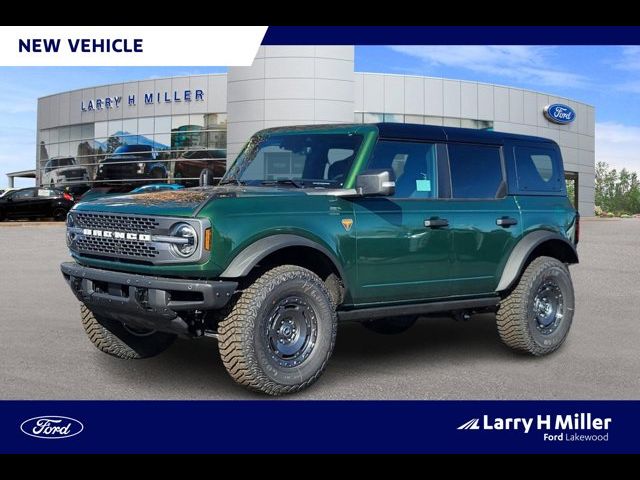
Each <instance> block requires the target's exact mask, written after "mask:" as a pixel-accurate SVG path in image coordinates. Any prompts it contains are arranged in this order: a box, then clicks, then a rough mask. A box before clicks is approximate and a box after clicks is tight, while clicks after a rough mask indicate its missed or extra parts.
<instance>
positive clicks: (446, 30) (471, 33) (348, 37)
mask: <svg viewBox="0 0 640 480" xmlns="http://www.w3.org/2000/svg"><path fill="white" fill-rule="evenodd" d="M639 42H640V27H637V26H624V27H618V26H561V25H556V26H495V25H494V26H404V27H403V26H395V27H391V26H274V27H269V28H268V30H267V33H266V35H265V36H264V39H263V40H262V44H263V45H316V44H319V45H635V44H638V43H639Z"/></svg>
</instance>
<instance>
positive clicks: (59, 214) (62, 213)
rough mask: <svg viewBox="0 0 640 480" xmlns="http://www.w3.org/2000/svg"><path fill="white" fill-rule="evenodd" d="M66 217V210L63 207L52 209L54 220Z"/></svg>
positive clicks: (60, 220)
mask: <svg viewBox="0 0 640 480" xmlns="http://www.w3.org/2000/svg"><path fill="white" fill-rule="evenodd" d="M66 218H67V210H65V209H64V208H56V209H55V210H54V211H53V219H54V220H55V221H56V222H62V221H63V220H65V219H66Z"/></svg>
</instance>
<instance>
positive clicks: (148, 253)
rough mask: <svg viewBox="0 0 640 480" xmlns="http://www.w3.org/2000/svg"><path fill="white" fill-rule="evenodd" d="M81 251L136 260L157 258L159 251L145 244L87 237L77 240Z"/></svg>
mask: <svg viewBox="0 0 640 480" xmlns="http://www.w3.org/2000/svg"><path fill="white" fill-rule="evenodd" d="M76 245H77V247H78V249H79V250H83V251H86V252H90V253H92V254H102V255H106V256H109V255H117V256H127V257H136V258H155V257H156V256H157V255H158V250H156V249H155V247H153V245H149V244H148V243H145V242H138V241H135V240H114V239H112V238H99V237H85V238H79V239H78V240H76Z"/></svg>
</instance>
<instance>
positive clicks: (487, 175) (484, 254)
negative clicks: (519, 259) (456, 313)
mask: <svg viewBox="0 0 640 480" xmlns="http://www.w3.org/2000/svg"><path fill="white" fill-rule="evenodd" d="M448 154H449V166H450V174H451V202H450V203H451V210H453V211H454V212H455V213H454V214H453V217H454V218H455V223H454V224H452V232H453V266H452V273H451V292H452V294H453V295H479V294H486V293H491V292H493V291H494V290H495V288H496V286H497V285H498V282H499V275H500V273H501V272H502V269H503V267H504V264H505V263H506V261H507V258H508V256H509V254H510V252H511V250H512V249H513V247H514V246H515V244H516V243H517V241H518V240H519V239H520V237H521V236H522V220H521V216H520V209H519V207H518V204H517V202H516V199H515V197H513V196H509V195H507V190H508V189H507V182H506V172H505V165H504V154H503V149H502V146H501V145H489V144H471V143H455V142H454V143H450V144H449V145H448Z"/></svg>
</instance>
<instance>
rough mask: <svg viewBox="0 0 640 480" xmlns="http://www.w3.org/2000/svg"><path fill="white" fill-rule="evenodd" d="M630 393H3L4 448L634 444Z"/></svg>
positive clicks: (478, 449) (278, 449)
mask: <svg viewBox="0 0 640 480" xmlns="http://www.w3.org/2000/svg"><path fill="white" fill-rule="evenodd" d="M639 412H640V402H636V401H598V402H596V401H537V402H534V401H429V402H426V401H425V402H420V401H403V402H398V401H394V402H365V401H349V402H347V401H331V402H318V401H295V400H285V401H277V400H276V401H210V402H201V401H193V402H189V401H123V402H107V401H6V402H0V452H1V453H99V452H105V453H106V452H109V453H152V452H153V453H311V452H322V453H383V452H388V453H458V452H459V453H605V452H606V453H639V452H640V442H638V441H637V438H636V435H637V433H636V432H637V431H638V428H639V427H640V415H638V413H639Z"/></svg>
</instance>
